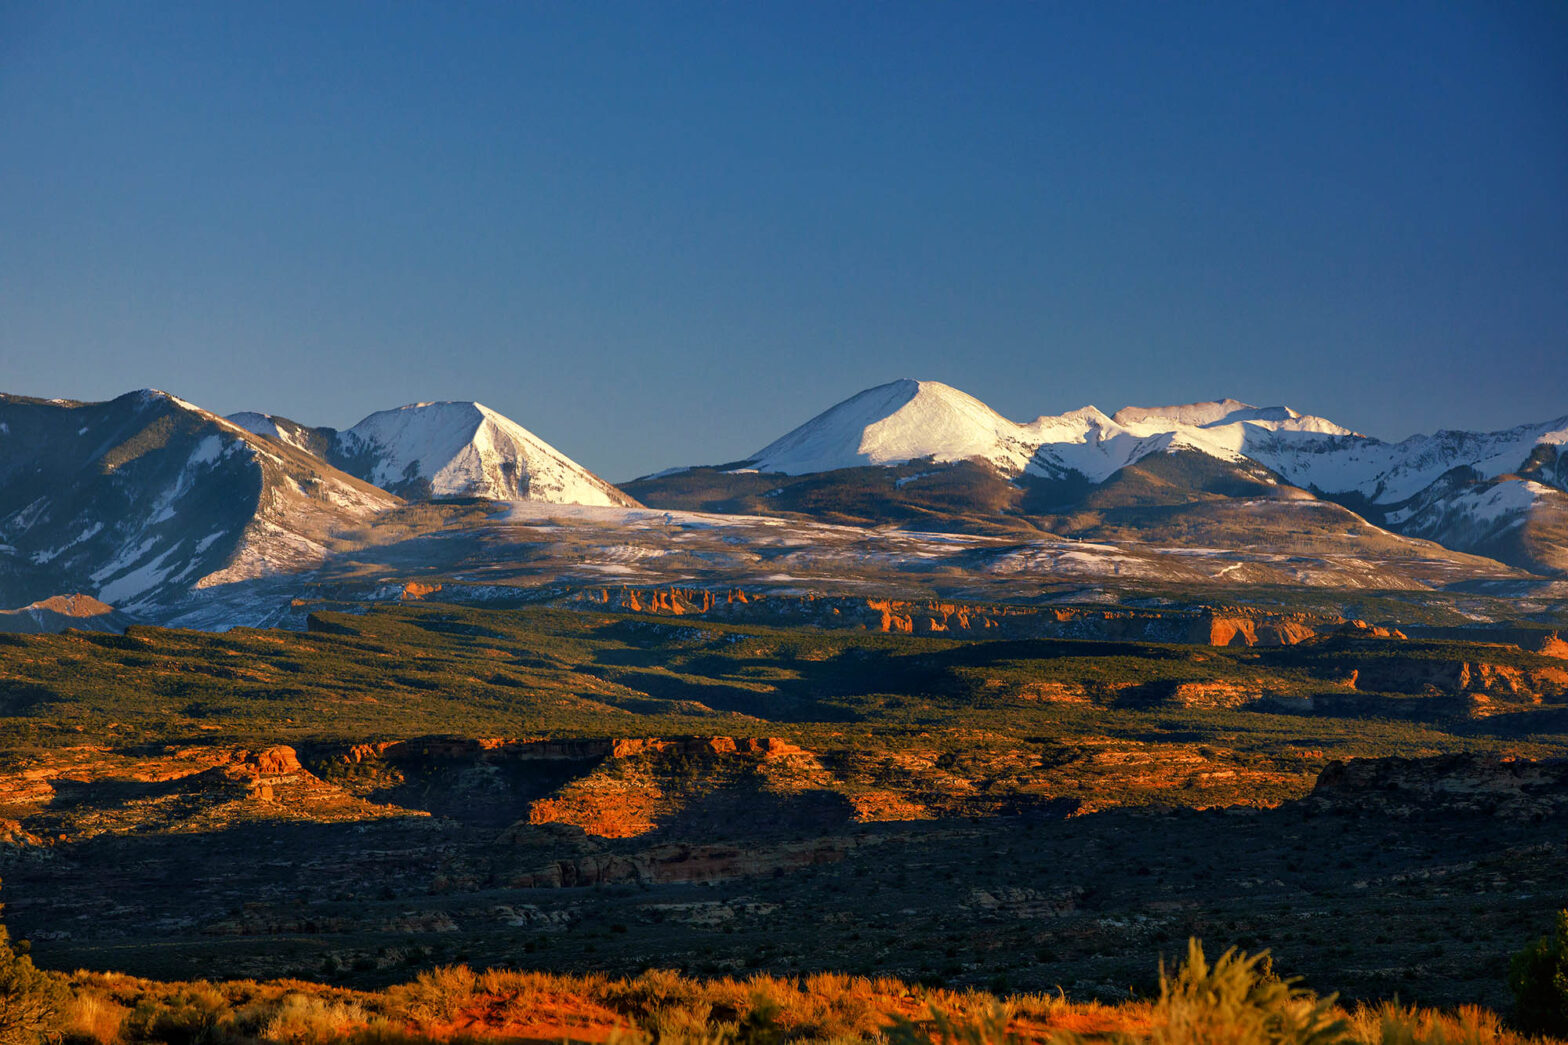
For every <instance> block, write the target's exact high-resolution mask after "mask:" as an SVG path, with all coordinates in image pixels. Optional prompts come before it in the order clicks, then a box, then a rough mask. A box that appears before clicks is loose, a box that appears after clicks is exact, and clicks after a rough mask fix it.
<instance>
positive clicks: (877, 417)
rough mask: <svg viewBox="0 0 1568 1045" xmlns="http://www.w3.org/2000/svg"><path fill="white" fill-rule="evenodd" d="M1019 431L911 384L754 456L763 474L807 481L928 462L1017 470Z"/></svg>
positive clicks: (936, 387) (940, 391) (926, 385)
mask: <svg viewBox="0 0 1568 1045" xmlns="http://www.w3.org/2000/svg"><path fill="white" fill-rule="evenodd" d="M1021 428H1022V426H1020V425H1018V424H1017V423H1015V422H1013V421H1009V420H1008V419H1007V418H1005V417H1003V416H1002V415H1001V414H998V413H997V412H996V411H995V410H992V409H991V408H990V407H989V406H986V405H985V404H984V403H982V402H981V401H980V400H978V399H976V398H975V397H974V396H971V395H969V394H967V393H965V392H960V391H959V390H958V389H956V388H953V387H952V386H951V385H944V384H942V383H941V382H939V381H915V380H911V379H908V378H905V379H902V380H898V381H892V382H889V383H888V384H885V385H877V386H876V387H875V388H868V389H866V390H865V391H864V392H860V393H858V394H856V395H854V396H851V397H850V398H848V399H846V400H844V401H843V402H842V403H839V404H838V405H837V406H835V407H832V408H831V409H829V410H827V411H825V412H823V413H821V414H818V415H817V416H816V417H814V418H812V419H811V420H810V421H807V422H806V423H805V424H803V425H801V426H800V427H799V428H796V429H795V430H794V431H792V432H790V433H788V434H787V435H785V436H784V437H783V438H781V439H778V440H776V441H775V442H772V443H769V444H768V445H767V446H765V447H763V448H762V449H761V450H758V451H757V452H756V453H755V454H753V455H752V456H751V458H750V462H751V464H752V467H754V468H756V469H758V470H759V471H764V472H782V473H785V474H789V475H803V474H806V473H808V472H825V471H833V470H835V469H839V468H855V467H859V466H862V465H882V464H897V463H900V462H903V461H911V460H916V459H919V458H925V457H929V458H932V459H933V460H935V461H938V462H947V461H961V460H966V459H971V458H978V459H981V460H986V461H990V462H992V463H993V464H996V465H997V466H998V467H1000V468H1003V469H1005V470H1011V471H1014V472H1016V471H1018V470H1020V469H1022V467H1023V464H1024V462H1026V461H1027V460H1028V458H1029V454H1030V452H1032V451H1030V450H1027V449H1025V448H1024V446H1023V443H1022V441H1021V440H1020V437H1019V432H1020V430H1021Z"/></svg>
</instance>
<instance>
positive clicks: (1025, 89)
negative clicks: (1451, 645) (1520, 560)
mask: <svg viewBox="0 0 1568 1045" xmlns="http://www.w3.org/2000/svg"><path fill="white" fill-rule="evenodd" d="M902 376H910V377H921V378H934V379H937V380H942V381H946V382H948V383H950V384H953V385H956V386H958V387H960V388H962V389H964V390H966V391H968V392H971V393H973V394H975V395H977V396H979V397H980V398H982V399H984V400H986V401H987V402H989V403H990V404H991V405H992V406H994V407H996V408H997V409H998V410H1000V411H1002V412H1003V413H1005V414H1008V415H1010V416H1014V417H1019V418H1025V417H1033V416H1034V415H1036V414H1038V413H1042V412H1050V413H1056V412H1060V411H1062V410H1067V409H1071V408H1074V407H1078V406H1081V405H1083V404H1086V403H1091V402H1092V403H1094V404H1096V405H1098V406H1100V407H1101V408H1103V409H1106V410H1114V409H1116V408H1117V407H1120V406H1123V405H1125V404H1127V403H1136V404H1140V405H1147V404H1152V403H1168V402H1183V401H1190V400H1194V399H1207V398H1216V397H1219V396H1224V395H1232V396H1236V397H1239V398H1243V399H1248V400H1250V401H1253V402H1257V403H1263V404H1272V403H1277V402H1286V403H1288V404H1290V405H1292V406H1295V407H1297V408H1298V409H1302V410H1307V411H1311V412H1313V413H1319V414H1324V415H1326V416H1329V417H1332V418H1334V419H1335V420H1338V421H1340V422H1341V423H1344V424H1348V425H1351V426H1352V427H1355V428H1358V429H1360V430H1363V431H1366V432H1369V433H1370V434H1374V435H1379V436H1383V437H1385V438H1399V437H1403V436H1405V435H1408V434H1410V433H1412V432H1414V431H1423V430H1431V429H1433V428H1436V427H1440V426H1449V427H1485V428H1491V427H1501V426H1506V425H1510V424H1513V423H1517V422H1522V421H1527V420H1544V419H1546V418H1548V417H1555V416H1558V415H1561V414H1564V413H1568V4H1564V3H1561V2H1559V0H1545V2H1541V3H1509V2H1499V0H1487V2H1475V3H1458V2H1441V0H1419V2H1412V3H1407V4H1406V3H1400V4H1394V3H1388V4H1383V3H1362V2H1354V3H1332V2H1320V0H1312V2H1303V3H1298V4H1288V3H1287V4H1276V3H1250V2H1242V0H1236V2H1233V3H1221V4H1193V3H1176V4H1169V3H1131V2H1125V3H1123V2H1110V3H1076V2H1065V0H1063V2H1052V3H1038V4H987V3H951V2H948V3H939V4H920V3H912V2H911V3H903V2H900V3H872V2H865V3H852V4H837V3H833V4H829V3H822V4H816V3H802V4H789V5H785V4H754V3H729V4H723V5H717V4H715V5H706V4H699V3H680V4H653V3H647V2H637V3H624V4H619V3H614V4H612V3H586V4H578V3H548V4H546V3H538V4H527V3H498V4H494V5H486V4H467V5H458V4H414V3H384V4H380V3H378V4H372V3H357V2H350V0H341V2H336V0H335V2H332V3H317V2H312V3H301V4H290V3H275V2H270V0H269V2H266V3H259V2H258V3H242V2H221V3H205V2H204V3H189V4H176V3H125V2H120V3H112V4H101V5H100V4H74V3H56V2H53V0H49V2H41V3H36V4H30V3H21V4H18V3H14V2H8V0H0V390H5V391H12V392H18V393H26V394H34V395H48V396H70V397H74V398H81V399H99V398H107V397H109V396H112V395H115V394H118V393H119V392H122V391H125V390H128V389H131V388H137V387H143V386H156V387H162V388H166V389H168V390H170V391H172V392H175V393H177V394H179V395H181V396H184V397H185V398H187V399H191V400H193V401H195V402H197V403H199V404H201V405H203V406H207V407H209V408H210V409H214V410H218V411H220V412H232V411H235V410H241V409H256V410H265V411H269V412H273V413H281V414H285V415H287V416H290V417H294V418H296V419H297V420H301V421H305V422H310V423H316V424H332V425H336V426H345V425H348V424H351V423H353V422H354V421H356V420H358V419H359V418H360V417H361V416H363V415H364V414H366V413H368V412H370V411H371V410H374V409H380V408H384V407H388V406H395V405H398V404H401V403H404V402H409V401H412V400H417V399H478V400H480V401H483V402H485V403H487V404H489V405H490V406H492V407H495V408H496V409H498V410H501V411H502V412H503V413H506V414H508V415H510V416H512V417H513V418H515V419H516V420H518V421H519V422H521V423H522V424H524V425H526V426H528V427H529V428H531V429H533V430H534V431H535V432H537V433H538V434H540V435H541V436H543V437H544V438H545V439H547V440H549V441H551V442H553V443H555V444H556V445H557V446H559V447H560V448H561V449H562V450H564V451H565V452H566V453H568V454H570V455H571V456H573V457H575V458H577V459H578V460H579V461H581V462H582V463H584V464H585V465H587V466H588V467H590V468H593V469H595V470H596V471H599V472H601V473H602V474H604V475H605V476H607V477H608V478H611V479H616V480H621V479H626V478H630V477H631V476H633V475H636V474H640V473H643V472H647V471H651V470H654V469H657V468H662V467H667V466H671V465H676V464H686V463H697V462H713V461H723V460H729V459H733V458H736V457H740V456H743V455H744V454H746V453H747V452H749V451H751V450H755V449H757V448H758V447H760V446H761V445H763V444H764V443H766V442H768V441H769V440H771V439H772V438H774V437H775V436H777V435H780V434H782V433H783V432H784V431H785V430H786V429H788V428H790V427H791V426H793V425H795V424H797V423H798V422H800V421H803V420H805V419H806V418H807V417H808V416H810V415H811V414H814V413H816V412H817V411H819V410H821V409H825V408H826V407H828V406H830V405H831V404H833V403H834V402H837V401H838V400H840V399H842V398H845V397H846V396H848V395H850V394H852V393H853V392H855V391H857V390H859V389H861V388H863V387H866V386H868V385H871V384H876V383H880V382H882V381H887V380H891V379H893V378H896V377H902Z"/></svg>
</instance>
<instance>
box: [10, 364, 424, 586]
mask: <svg viewBox="0 0 1568 1045" xmlns="http://www.w3.org/2000/svg"><path fill="white" fill-rule="evenodd" d="M396 503H397V499H396V498H395V497H393V496H391V495H390V494H388V493H386V492H385V491H383V490H379V489H377V488H375V487H373V486H370V485H369V484H366V483H363V482H361V481H359V480H357V479H354V478H353V477H351V476H348V475H344V474H343V473H341V472H339V471H337V470H335V469H333V468H331V467H330V466H328V465H327V464H325V463H324V462H322V461H320V460H318V459H317V458H315V457H312V456H310V455H309V454H306V453H303V452H301V451H299V450H298V449H296V448H293V447H290V446H286V445H283V444H280V443H276V442H272V441H270V440H266V439H260V438H258V437H256V436H254V435H253V434H251V433H250V432H248V431H246V430H245V429H243V428H240V427H239V426H237V425H234V424H231V423H230V422H228V421H225V420H223V419H222V418H220V417H217V416H215V415H213V414H210V413H208V412H207V411H205V410H201V409H199V408H197V407H195V406H192V405H191V404H189V403H187V402H185V401H183V400H181V399H177V398H175V397H174V396H171V395H168V394H167V393H164V392H158V391H152V390H147V391H141V392H132V393H130V394H128V395H123V396H120V397H119V398H118V399H114V400H111V401H109V402H106V403H79V402H73V401H67V400H40V399H28V398H24V397H19V396H4V395H0V513H3V514H0V608H8V607H17V606H22V605H25V604H27V603H29V602H31V601H33V600H36V599H44V598H47V597H49V596H52V595H57V594H60V593H63V592H87V593H91V594H92V595H94V596H95V597H96V598H98V599H100V600H102V601H103V602H105V603H109V604H111V605H113V606H115V607H116V608H119V609H126V608H130V609H134V608H136V607H138V606H142V605H147V604H151V603H154V602H158V601H165V600H167V599H169V598H173V597H176V596H177V595H179V594H180V593H183V592H186V591H189V590H191V589H193V588H200V587H208V586H212V585H217V584H223V583H227V582H231V581H239V580H248V579H252V578H255V577H260V576H265V575H267V574H269V573H274V572H280V571H282V572H287V571H293V570H298V569H301V568H306V567H309V566H311V565H314V564H317V563H319V562H321V561H322V560H323V559H324V558H325V556H326V554H327V543H328V542H329V540H330V539H331V535H332V534H333V532H334V531H337V530H340V529H343V528H345V527H349V526H354V525H358V524H360V523H362V522H363V521H364V520H366V519H368V518H370V517H372V516H373V515H375V514H376V513H377V512H379V511H381V510H383V509H385V508H388V507H391V506H393V505H394V504H396Z"/></svg>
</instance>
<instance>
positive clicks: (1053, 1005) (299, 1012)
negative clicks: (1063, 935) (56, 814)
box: [56, 956, 1545, 1045]
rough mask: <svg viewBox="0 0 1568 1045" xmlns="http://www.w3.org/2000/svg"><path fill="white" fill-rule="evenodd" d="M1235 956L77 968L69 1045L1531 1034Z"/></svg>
mask: <svg viewBox="0 0 1568 1045" xmlns="http://www.w3.org/2000/svg"><path fill="white" fill-rule="evenodd" d="M1252 961H1253V960H1252V959H1247V958H1246V957H1245V956H1236V957H1235V958H1233V959H1231V960H1229V961H1227V959H1226V958H1221V959H1217V960H1215V961H1214V962H1213V963H1211V964H1209V963H1206V964H1205V965H1204V966H1203V967H1202V968H1195V967H1194V966H1193V961H1192V958H1191V957H1190V956H1189V960H1188V963H1187V965H1185V966H1183V968H1182V969H1181V970H1179V971H1178V972H1177V973H1175V974H1172V975H1171V976H1170V977H1167V982H1166V989H1165V993H1164V994H1163V996H1162V997H1161V998H1160V999H1158V1000H1154V1001H1141V1002H1130V1003H1127V1004H1122V1005H1107V1004H1100V1003H1095V1002H1070V1001H1067V1000H1066V999H1065V998H1062V997H1058V996H1052V995H1042V994H1024V995H1013V996H1010V997H1006V998H998V997H996V996H993V995H991V994H988V993H985V992H983V991H955V990H944V989H934V988H926V987H922V986H919V985H915V984H908V983H904V982H903V981H900V980H895V979H890V978H885V977H882V978H868V977H860V976H849V975H844V974H839V973H818V974H815V975H811V976H805V977H801V978H778V977H773V976H766V975H758V976H753V977H749V978H743V979H736V978H721V979H711V980H699V979H692V978H689V977H686V976H683V975H681V974H680V973H678V972H674V971H670V970H663V969H650V970H648V971H646V972H643V973H642V974H640V975H638V976H633V977H620V978H617V977H610V976H605V975H602V974H591V975H587V976H567V975H555V974H551V973H544V972H513V971H506V970H489V971H486V972H476V971H474V970H472V969H469V968H466V967H464V966H443V967H439V968H436V969H431V970H427V971H426V972H424V973H421V974H420V975H419V976H418V977H417V978H416V979H415V980H413V981H412V982H410V983H406V984H400V985H398V986H394V987H390V988H388V989H386V990H384V991H376V992H368V991H349V990H343V989H339V988H333V987H326V986H323V985H318V984H311V983H306V982H302V981H297V980H290V981H277V982H267V983H258V982H255V981H250V980H236V981H228V982H223V983H211V984H209V983H160V982H156V981H151V980H140V979H136V978H134V977H129V976H119V975H114V974H102V973H87V972H83V973H77V974H76V975H75V976H72V977H70V978H69V979H68V986H69V990H70V1000H69V1002H68V1004H67V1005H66V1006H65V1007H64V1009H63V1011H62V1013H61V1018H60V1027H59V1034H58V1036H57V1038H56V1040H57V1041H59V1042H60V1043H61V1045H142V1043H152V1042H169V1041H182V1042H197V1041H200V1042H204V1043H209V1045H241V1043H243V1045H258V1043H274V1042H275V1043H280V1045H326V1043H335V1042H344V1043H349V1045H428V1043H437V1042H439V1043H444V1045H458V1043H463V1042H498V1041H510V1042H518V1041H532V1042H540V1041H569V1042H584V1043H599V1042H604V1043H607V1045H775V1043H782V1042H790V1043H794V1042H801V1043H817V1042H821V1043H847V1042H858V1041H891V1042H893V1043H894V1045H934V1043H937V1042H942V1043H943V1045H1013V1043H1025V1042H1039V1043H1043V1045H1094V1043H1103V1045H1536V1043H1540V1042H1544V1041H1545V1039H1533V1038H1529V1037H1527V1036H1523V1035H1520V1034H1518V1033H1515V1032H1513V1031H1511V1030H1509V1029H1507V1028H1506V1027H1505V1026H1504V1025H1503V1023H1502V1021H1501V1020H1500V1019H1499V1018H1498V1017H1497V1016H1496V1015H1495V1014H1493V1013H1490V1012H1487V1011H1485V1010H1482V1009H1478V1008H1474V1007H1465V1008H1461V1009H1460V1010H1458V1011H1457V1012H1453V1013H1440V1012H1435V1011H1432V1010H1420V1009H1412V1008H1408V1007H1404V1006H1399V1005H1393V1004H1385V1005H1382V1006H1379V1007H1371V1008H1367V1007H1363V1008H1358V1009H1355V1010H1352V1011H1346V1010H1343V1009H1339V1008H1335V1007H1333V1006H1332V1005H1330V1004H1328V1003H1327V1002H1325V1001H1324V1000H1323V999H1320V998H1316V997H1314V996H1311V995H1309V994H1307V993H1305V992H1301V991H1296V990H1294V989H1293V988H1291V987H1290V985H1289V984H1288V983H1281V981H1278V980H1276V979H1272V978H1271V977H1269V976H1268V973H1267V969H1266V967H1265V966H1262V965H1261V964H1256V963H1253V964H1247V963H1249V962H1252Z"/></svg>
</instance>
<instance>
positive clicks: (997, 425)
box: [744, 379, 1355, 482]
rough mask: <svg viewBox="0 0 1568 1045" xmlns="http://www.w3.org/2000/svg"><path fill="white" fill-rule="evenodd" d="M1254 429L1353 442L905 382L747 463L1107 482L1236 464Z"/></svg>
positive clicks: (1158, 412)
mask: <svg viewBox="0 0 1568 1045" xmlns="http://www.w3.org/2000/svg"><path fill="white" fill-rule="evenodd" d="M1257 432H1271V433H1310V434H1313V435H1323V436H1330V437H1355V433H1353V432H1351V431H1350V430H1349V429H1347V428H1341V427H1340V426H1339V425H1336V424H1334V423H1333V422H1332V421H1326V420H1324V419H1323V418H1321V417H1309V416H1304V415H1302V414H1298V413H1296V412H1295V411H1294V410H1291V409H1289V408H1287V407H1266V408H1264V409H1258V408H1257V407H1253V406H1249V405H1247V404H1246V403H1241V402H1237V401H1236V400H1234V399H1225V400H1220V401H1218V402H1213V403H1193V404H1190V405H1187V406H1175V407H1150V408H1140V407H1128V408H1126V409H1123V410H1121V411H1118V412H1117V414H1116V415H1115V416H1114V417H1107V416H1106V415H1105V414H1104V413H1102V412H1101V411H1100V410H1098V409H1097V408H1095V407H1093V406H1086V407H1084V408H1082V409H1080V410H1074V411H1072V412H1070V413H1066V414H1060V415H1056V416H1041V417H1037V418H1035V419H1034V420H1033V421H1027V422H1019V421H1012V420H1009V419H1008V418H1005V417H1003V416H1002V415H1000V414H998V413H997V412H996V411H995V410H992V409H991V408H990V407H989V406H987V405H985V404H984V403H982V402H981V401H980V400H978V399H976V398H974V397H973V396H971V395H968V394H966V393H964V392H960V391H959V390H958V389H956V388H953V387H951V386H950V385H944V384H942V383H941V382H938V381H913V380H907V379H906V380H900V381H894V382H891V383H889V384H886V385H878V386H877V387H875V388H869V389H867V390H866V391H864V392H861V393H860V394H858V395H855V396H852V397H851V398H849V399H847V400H845V401H844V402H842V403H840V404H838V405H837V406H835V407H833V408H831V409H829V410H827V411H825V412H824V413H822V414H819V415H818V416H816V417H814V418H812V419H811V420H810V421H807V422H806V423H805V424H803V425H801V426H800V427H799V428H796V429H795V430H794V431H792V432H790V433H789V434H788V435H785V436H784V437H783V438H781V439H779V440H777V441H776V442H773V443H770V444H769V445H767V446H766V447H763V448H762V449H761V450H759V451H757V452H756V453H755V454H752V455H751V457H750V458H749V459H748V460H747V461H746V462H745V463H744V466H745V467H747V468H753V469H756V470H757V471H759V472H779V473H782V474H785V475H804V474H808V473H812V472H827V471H833V470H835V469H839V468H854V467H860V466H865V465H889V464H902V463H905V462H907V461H914V460H921V459H926V458H929V459H930V460H931V461H933V462H934V463H937V464H943V463H949V462H953V461H965V460H975V461H984V462H986V463H988V464H990V465H992V466H993V467H995V468H996V469H997V471H999V472H1001V473H1003V474H1004V475H1010V476H1016V475H1019V474H1022V473H1024V472H1030V473H1032V474H1038V475H1042V476H1047V477H1051V478H1055V477H1059V476H1061V475H1063V474H1065V473H1067V472H1076V473H1078V474H1080V475H1082V476H1084V477H1086V478H1088V479H1089V480H1091V481H1093V482H1103V481H1105V479H1107V478H1109V477H1110V476H1111V475H1113V474H1115V473H1116V472H1117V471H1119V470H1120V469H1122V468H1125V467H1127V466H1128V465H1130V464H1133V463H1135V462H1137V461H1139V460H1142V459H1143V458H1144V457H1147V456H1148V455H1150V454H1154V453H1174V452H1178V451H1181V450H1196V451H1198V452H1200V453H1205V454H1208V455H1209V456H1211V457H1216V458H1219V459H1221V460H1227V461H1239V460H1242V459H1243V458H1245V457H1246V456H1248V455H1247V454H1246V452H1245V450H1246V446H1247V443H1248V441H1249V439H1255V438H1256V433H1257Z"/></svg>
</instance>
